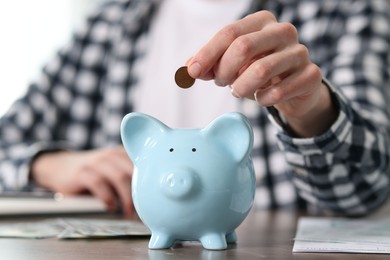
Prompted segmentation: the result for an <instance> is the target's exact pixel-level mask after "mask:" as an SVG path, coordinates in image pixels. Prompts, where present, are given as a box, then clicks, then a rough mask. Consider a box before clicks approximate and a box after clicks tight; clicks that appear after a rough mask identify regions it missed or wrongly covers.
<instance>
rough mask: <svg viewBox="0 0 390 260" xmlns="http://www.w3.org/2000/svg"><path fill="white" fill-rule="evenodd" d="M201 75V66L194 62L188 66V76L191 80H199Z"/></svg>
mask: <svg viewBox="0 0 390 260" xmlns="http://www.w3.org/2000/svg"><path fill="white" fill-rule="evenodd" d="M201 73H202V66H201V65H200V64H199V62H197V61H195V62H193V63H191V64H190V65H189V66H188V74H190V76H191V77H193V78H199V76H200V75H201Z"/></svg>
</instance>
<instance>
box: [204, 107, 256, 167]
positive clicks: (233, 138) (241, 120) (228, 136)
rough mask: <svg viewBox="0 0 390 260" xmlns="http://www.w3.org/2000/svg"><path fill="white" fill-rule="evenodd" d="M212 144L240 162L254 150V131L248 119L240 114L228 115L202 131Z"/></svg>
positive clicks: (219, 118)
mask: <svg viewBox="0 0 390 260" xmlns="http://www.w3.org/2000/svg"><path fill="white" fill-rule="evenodd" d="M202 132H204V133H205V135H206V136H207V138H210V143H214V144H216V145H217V146H218V147H219V149H220V151H221V152H222V153H226V152H228V153H230V154H231V155H232V156H233V158H234V159H235V160H236V161H237V162H240V161H242V160H243V159H245V158H247V157H249V155H250V153H251V151H252V148H253V130H252V127H251V125H250V124H249V121H248V119H247V118H246V117H245V116H243V115H242V114H240V113H235V112H234V113H227V114H224V115H222V116H220V117H218V118H217V119H215V120H214V121H212V122H211V123H210V124H209V125H208V126H207V127H206V128H204V129H202Z"/></svg>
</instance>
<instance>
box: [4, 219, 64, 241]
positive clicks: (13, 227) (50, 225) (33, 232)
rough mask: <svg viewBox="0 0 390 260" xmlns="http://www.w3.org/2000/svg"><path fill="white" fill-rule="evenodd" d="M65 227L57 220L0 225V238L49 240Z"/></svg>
mask: <svg viewBox="0 0 390 260" xmlns="http://www.w3.org/2000/svg"><path fill="white" fill-rule="evenodd" d="M63 229H64V226H63V225H62V224H61V223H59V222H58V220H57V219H47V220H42V221H37V222H21V223H15V224H4V225H0V237H14V238H48V237H56V236H57V235H58V234H59V233H60V232H62V230H63Z"/></svg>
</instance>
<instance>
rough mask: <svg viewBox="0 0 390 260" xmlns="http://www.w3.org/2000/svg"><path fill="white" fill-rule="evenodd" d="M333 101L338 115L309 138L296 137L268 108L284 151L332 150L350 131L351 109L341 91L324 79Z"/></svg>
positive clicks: (276, 112) (314, 152)
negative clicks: (328, 124)
mask: <svg viewBox="0 0 390 260" xmlns="http://www.w3.org/2000/svg"><path fill="white" fill-rule="evenodd" d="M323 83H324V84H325V85H326V86H327V87H328V88H329V90H330V92H331V95H332V99H333V102H334V103H335V104H336V105H338V107H339V115H338V117H337V120H336V121H335V122H334V123H333V124H332V126H331V127H330V128H329V129H328V130H327V131H326V132H324V133H323V134H321V135H318V136H314V137H310V138H297V137H295V136H294V135H293V134H292V131H290V129H289V127H288V125H287V124H286V123H285V121H284V120H283V118H282V117H281V116H280V114H279V113H278V111H277V110H276V109H275V108H273V107H272V108H268V109H267V110H268V118H269V120H270V121H271V122H272V123H273V124H274V125H275V126H276V127H277V129H278V133H277V137H278V140H279V144H280V146H281V148H282V150H284V151H289V152H295V153H300V154H302V155H313V154H323V153H324V152H330V151H334V150H335V149H336V148H337V147H338V146H339V145H340V144H341V143H342V142H343V141H344V140H345V139H346V138H347V136H348V135H349V133H350V132H351V131H352V123H351V122H352V110H351V106H350V105H349V104H348V101H347V99H346V98H345V97H344V96H343V95H342V93H341V92H340V91H339V90H338V89H336V88H335V87H334V86H333V85H332V84H330V83H329V82H328V81H327V80H326V79H323Z"/></svg>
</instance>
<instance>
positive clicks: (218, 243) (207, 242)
mask: <svg viewBox="0 0 390 260" xmlns="http://www.w3.org/2000/svg"><path fill="white" fill-rule="evenodd" d="M200 242H201V243H202V245H203V247H204V248H206V249H210V250H223V249H226V248H227V243H226V234H219V233H211V234H207V235H204V236H202V237H201V238H200Z"/></svg>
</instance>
